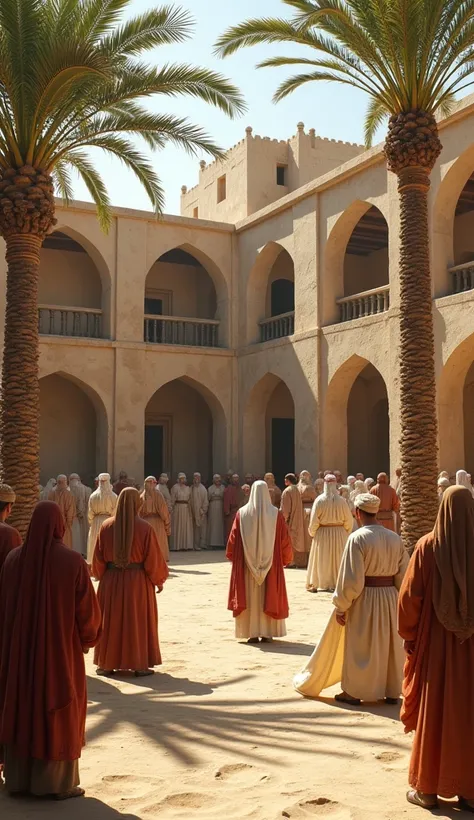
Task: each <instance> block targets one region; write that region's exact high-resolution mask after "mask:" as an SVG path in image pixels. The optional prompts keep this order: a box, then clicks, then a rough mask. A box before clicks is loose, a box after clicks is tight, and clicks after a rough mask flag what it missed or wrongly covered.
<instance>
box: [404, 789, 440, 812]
mask: <svg viewBox="0 0 474 820" xmlns="http://www.w3.org/2000/svg"><path fill="white" fill-rule="evenodd" d="M407 800H408V802H409V803H411V804H412V805H413V806H419V807H420V809H437V808H438V798H437V796H436V795H435V794H423V792H419V791H417V790H416V789H409V790H408V791H407Z"/></svg>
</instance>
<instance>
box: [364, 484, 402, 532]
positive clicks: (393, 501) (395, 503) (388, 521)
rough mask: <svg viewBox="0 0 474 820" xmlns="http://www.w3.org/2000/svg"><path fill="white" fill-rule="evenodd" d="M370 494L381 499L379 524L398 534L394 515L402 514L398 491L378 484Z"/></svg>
mask: <svg viewBox="0 0 474 820" xmlns="http://www.w3.org/2000/svg"><path fill="white" fill-rule="evenodd" d="M370 492H371V493H372V495H376V496H377V498H380V507H379V511H378V513H377V521H378V523H379V524H382V526H383V527H386V528H387V530H392V532H396V526H395V518H394V515H393V513H397V514H398V513H399V512H400V499H399V497H398V495H397V493H396V490H394V489H393V487H391V486H390V484H376V485H375V487H372V489H371V491H370Z"/></svg>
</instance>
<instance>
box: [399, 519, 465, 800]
mask: <svg viewBox="0 0 474 820" xmlns="http://www.w3.org/2000/svg"><path fill="white" fill-rule="evenodd" d="M434 567H435V559H434V552H433V535H432V534H431V533H430V534H429V535H425V536H424V538H422V539H421V540H420V541H419V542H418V544H417V546H416V549H415V551H414V553H413V555H412V557H411V560H410V564H409V566H408V570H407V573H406V575H405V579H404V581H403V584H402V586H401V589H400V596H399V613H398V621H399V625H398V629H399V633H400V635H401V636H402V638H403V639H404V640H406V641H415V651H414V653H413V655H411V656H409V657H408V658H407V660H406V663H405V673H404V681H403V697H404V704H403V708H402V714H401V717H402V721H403V723H404V724H405V731H406V732H411V731H414V732H415V739H414V742H413V750H412V755H411V761H410V769H409V782H410V785H411V786H412V787H413V788H415V789H418V790H419V791H421V792H424V793H425V794H438V795H440V796H441V797H446V798H450V797H457V796H460V795H461V796H463V797H466V798H467V799H471V800H472V799H474V765H473V761H474V692H473V689H472V681H474V637H472V638H470V639H469V640H467V641H464V643H460V641H459V640H458V639H457V638H456V636H455V635H454V633H453V632H448V631H447V630H446V629H445V628H444V627H443V626H442V624H441V623H440V621H439V620H438V618H437V616H436V613H435V611H434V608H433V603H432V594H433V571H434Z"/></svg>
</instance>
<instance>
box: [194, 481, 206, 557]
mask: <svg viewBox="0 0 474 820" xmlns="http://www.w3.org/2000/svg"><path fill="white" fill-rule="evenodd" d="M191 509H192V512H193V528H194V549H195V550H202V549H206V530H207V511H208V509H209V498H208V495H207V490H206V488H205V486H204V484H202V482H201V473H194V475H193V485H192V487H191Z"/></svg>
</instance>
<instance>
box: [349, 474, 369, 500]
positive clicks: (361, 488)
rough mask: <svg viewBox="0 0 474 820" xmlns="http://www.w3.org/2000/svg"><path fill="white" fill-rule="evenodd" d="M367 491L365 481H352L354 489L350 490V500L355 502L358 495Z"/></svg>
mask: <svg viewBox="0 0 474 820" xmlns="http://www.w3.org/2000/svg"><path fill="white" fill-rule="evenodd" d="M366 492H367V485H366V483H365V481H361V480H360V479H358V480H357V481H355V482H354V489H353V490H352V492H351V501H352V502H355V500H356V498H357V496H358V495H363V494H364V493H366Z"/></svg>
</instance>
